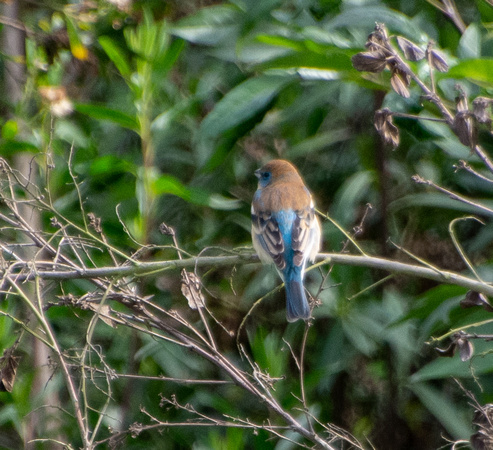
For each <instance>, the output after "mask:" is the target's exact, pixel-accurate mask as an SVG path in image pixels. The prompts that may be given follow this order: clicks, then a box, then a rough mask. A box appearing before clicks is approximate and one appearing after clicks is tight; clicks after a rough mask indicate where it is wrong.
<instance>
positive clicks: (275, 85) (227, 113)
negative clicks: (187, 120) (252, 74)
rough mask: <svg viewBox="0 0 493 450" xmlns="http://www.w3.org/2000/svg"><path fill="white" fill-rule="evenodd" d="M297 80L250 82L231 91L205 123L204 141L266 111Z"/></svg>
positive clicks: (273, 78)
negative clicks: (274, 99) (278, 95)
mask: <svg viewBox="0 0 493 450" xmlns="http://www.w3.org/2000/svg"><path fill="white" fill-rule="evenodd" d="M292 80H293V77H283V76H268V75H264V76H260V77H256V78H250V79H248V80H246V81H244V82H243V83H241V84H239V85H238V86H236V87H235V88H233V89H232V90H231V91H229V92H228V93H227V94H226V95H225V96H224V97H223V98H222V99H221V100H220V101H219V102H218V103H217V104H216V106H215V107H214V109H213V110H212V111H211V112H210V113H209V114H208V115H207V116H206V117H205V119H204V120H203V121H202V123H201V125H200V129H199V135H200V136H201V138H203V139H204V138H205V139H214V138H217V137H218V136H220V135H221V134H222V133H224V132H226V131H228V130H231V129H232V128H234V127H236V126H238V125H239V124H241V123H242V122H245V121H247V120H248V119H250V118H251V117H253V116H254V115H255V114H257V113H258V112H259V111H260V110H262V109H263V108H265V107H266V106H267V105H268V104H269V103H270V102H271V101H272V99H273V98H274V97H275V96H276V95H277V94H278V93H279V92H280V91H281V89H282V88H284V87H285V86H286V85H287V84H288V83H290V82H291V81H292Z"/></svg>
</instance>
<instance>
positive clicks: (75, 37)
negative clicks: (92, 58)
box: [65, 16, 89, 61]
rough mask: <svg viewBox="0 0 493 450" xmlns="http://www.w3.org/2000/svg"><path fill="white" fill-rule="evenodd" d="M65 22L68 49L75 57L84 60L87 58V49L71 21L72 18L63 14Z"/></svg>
mask: <svg viewBox="0 0 493 450" xmlns="http://www.w3.org/2000/svg"><path fill="white" fill-rule="evenodd" d="M65 24H66V25H67V34H68V39H69V42H70V51H71V52H72V55H74V56H75V57H76V58H77V59H80V60H82V61H85V60H87V59H88V58H89V50H87V48H86V47H85V46H84V44H83V43H82V41H81V40H80V37H79V33H78V31H77V27H76V26H75V24H74V23H73V21H72V19H70V18H69V17H67V16H65Z"/></svg>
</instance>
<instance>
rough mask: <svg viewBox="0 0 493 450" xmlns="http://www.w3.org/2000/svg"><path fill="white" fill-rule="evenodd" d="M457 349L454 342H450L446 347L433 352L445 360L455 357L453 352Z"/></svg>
mask: <svg viewBox="0 0 493 450" xmlns="http://www.w3.org/2000/svg"><path fill="white" fill-rule="evenodd" d="M456 348H457V344H456V343H455V342H452V343H451V344H450V345H449V346H448V347H446V348H438V347H437V348H435V351H436V352H437V353H438V354H439V355H440V356H443V357H445V358H452V356H454V355H455V350H456Z"/></svg>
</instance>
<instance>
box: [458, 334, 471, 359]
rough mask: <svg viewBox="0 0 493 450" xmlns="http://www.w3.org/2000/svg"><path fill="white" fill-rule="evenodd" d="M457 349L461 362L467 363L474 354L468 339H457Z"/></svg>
mask: <svg viewBox="0 0 493 450" xmlns="http://www.w3.org/2000/svg"><path fill="white" fill-rule="evenodd" d="M457 348H458V349H459V356H460V359H461V361H469V360H470V359H471V358H472V355H473V353H474V346H473V345H472V342H471V341H470V340H469V339H465V338H463V337H460V338H459V339H457Z"/></svg>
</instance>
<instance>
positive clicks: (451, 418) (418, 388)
mask: <svg viewBox="0 0 493 450" xmlns="http://www.w3.org/2000/svg"><path fill="white" fill-rule="evenodd" d="M410 389H411V390H412V391H413V392H414V394H415V395H416V396H417V397H418V398H419V399H420V400H421V402H422V403H423V405H425V406H426V408H427V409H428V410H429V411H430V412H431V413H432V414H433V415H434V416H435V417H436V418H437V419H438V420H439V421H440V422H441V424H442V425H443V426H444V427H445V429H446V430H447V431H448V432H449V433H450V434H451V435H452V436H453V437H454V438H455V439H469V436H470V435H471V434H472V429H471V412H470V411H467V410H461V409H460V408H458V406H457V403H456V402H454V401H453V399H452V398H451V397H450V394H447V393H443V392H440V391H438V390H437V389H435V388H434V387H432V386H430V385H428V384H425V383H419V384H413V385H411V386H410Z"/></svg>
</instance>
